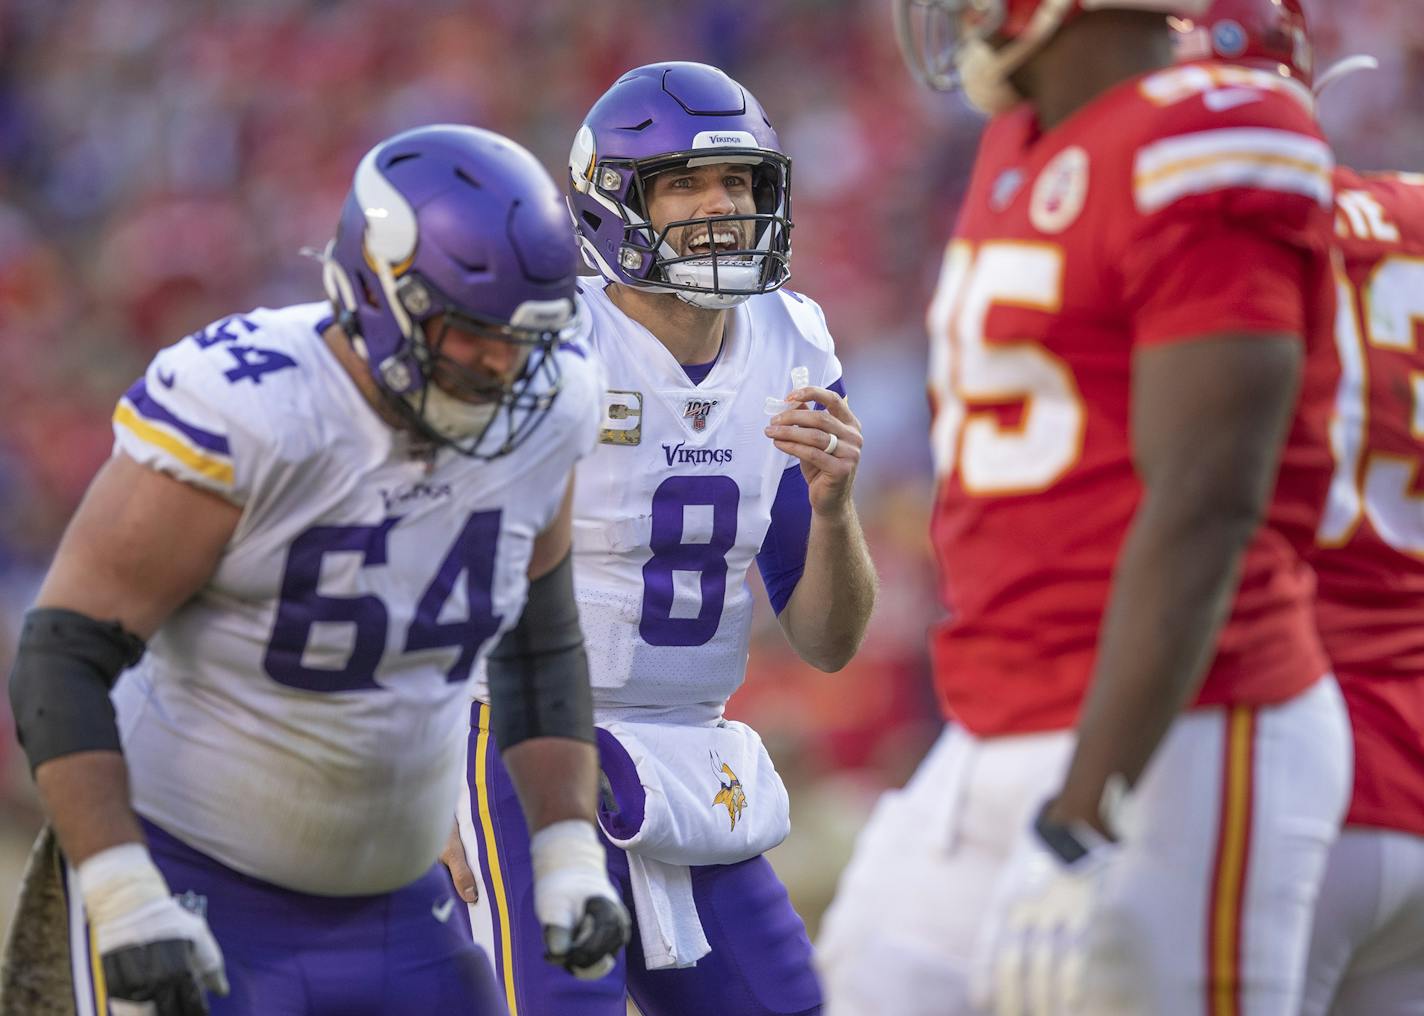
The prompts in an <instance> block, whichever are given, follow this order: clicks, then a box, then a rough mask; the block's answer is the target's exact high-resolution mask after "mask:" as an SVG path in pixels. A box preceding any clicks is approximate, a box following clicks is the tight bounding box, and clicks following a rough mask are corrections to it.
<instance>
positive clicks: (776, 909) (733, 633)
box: [450, 63, 875, 1016]
mask: <svg viewBox="0 0 1424 1016" xmlns="http://www.w3.org/2000/svg"><path fill="white" fill-rule="evenodd" d="M789 169H790V166H789V160H788V159H787V158H786V156H785V155H783V154H782V152H781V150H780V146H779V144H778V142H777V138H776V134H775V132H774V131H773V130H772V128H771V126H770V124H769V122H768V121H767V119H766V116H765V114H764V113H763V111H762V109H761V106H760V105H759V104H758V103H757V101H756V99H754V98H753V97H752V96H751V95H750V94H749V93H748V92H747V91H746V90H745V89H743V88H742V87H741V86H740V85H739V84H737V82H735V81H733V80H732V79H731V78H729V77H727V75H726V74H724V73H722V72H721V71H720V70H717V69H716V68H713V67H708V66H706V65H703V64H695V63H664V64H655V65H652V66H647V67H639V68H637V69H635V70H632V71H630V72H628V73H627V74H625V75H624V76H623V77H622V78H620V79H619V80H618V82H617V83H616V84H614V85H613V87H612V88H611V89H610V90H609V91H608V92H607V93H606V94H605V95H604V96H603V97H602V98H601V99H599V101H598V102H597V103H596V104H595V105H594V107H593V109H592V110H591V111H590V112H589V114H588V116H587V118H586V119H585V121H584V124H583V126H582V127H581V128H580V129H579V131H578V135H577V139H576V140H575V142H574V146H573V151H572V154H571V158H570V172H571V191H570V203H571V206H572V210H573V213H574V217H575V222H576V225H577V228H578V232H579V236H580V239H581V241H582V243H583V248H584V252H585V256H586V258H587V260H588V261H589V263H590V264H591V265H592V266H594V267H596V268H597V269H598V271H599V273H600V274H601V276H602V279H601V280H584V282H583V286H582V289H583V294H584V298H585V300H586V302H587V305H588V308H589V311H590V314H591V318H592V330H591V334H590V339H589V341H590V343H591V344H592V346H593V347H594V350H595V352H596V353H597V354H598V355H599V356H601V357H602V358H603V360H604V362H605V364H606V367H607V370H608V391H607V392H606V394H605V396H604V410H603V417H604V418H603V430H602V434H601V436H600V443H599V445H598V448H597V449H596V451H595V452H594V454H593V456H592V457H591V459H590V461H589V462H587V463H586V464H585V465H584V466H583V467H582V468H581V469H580V470H579V476H578V479H577V481H576V490H575V495H574V571H575V580H576V581H575V586H576V591H577V597H578V603H579V614H580V618H581V620H582V623H583V626H584V630H585V631H586V632H587V635H588V640H589V669H590V674H591V677H592V681H593V695H594V713H595V720H596V722H597V723H598V726H599V731H598V742H599V753H600V761H601V763H602V767H603V773H604V778H605V779H604V793H603V800H602V805H601V808H600V816H599V817H600V820H601V824H602V828H603V832H604V835H605V837H606V838H607V840H608V842H609V843H610V844H611V845H612V846H611V847H610V849H609V872H610V875H611V876H612V878H613V880H614V881H615V882H616V883H617V884H618V885H619V887H620V889H621V891H622V893H623V895H624V899H625V900H626V901H629V902H630V904H631V906H632V909H633V911H634V923H635V927H636V933H635V934H634V936H633V940H632V943H631V945H630V946H629V948H628V950H627V952H626V954H625V955H624V956H622V957H620V959H619V962H618V963H617V966H616V969H613V970H611V971H610V972H608V973H607V975H606V976H604V977H602V978H601V979H599V980H596V981H579V980H575V979H573V978H571V977H568V976H567V975H566V974H564V972H563V971H560V970H557V969H553V968H550V969H547V970H546V969H544V968H545V966H546V965H545V964H542V963H540V962H539V954H540V949H541V945H540V941H539V922H538V920H537V919H536V915H535V909H534V907H532V906H531V905H530V901H529V887H530V883H531V880H532V879H535V878H537V877H538V874H539V859H538V858H533V859H532V861H531V858H530V857H529V854H528V850H527V848H526V847H525V839H526V837H525V833H524V830H523V828H522V819H521V818H520V816H519V812H518V808H517V807H516V806H515V802H514V798H513V795H512V794H511V791H510V787H509V781H508V778H507V777H506V776H505V775H504V773H503V769H502V767H501V765H500V764H499V762H498V759H497V758H496V757H495V756H494V755H493V754H492V750H493V744H494V743H495V742H496V741H497V740H498V738H497V737H495V738H490V737H488V736H485V735H484V734H483V732H482V731H477V732H476V735H477V736H476V738H475V739H474V741H472V746H471V765H470V774H469V775H470V800H469V803H468V807H467V808H462V812H461V816H460V818H461V829H462V831H463V833H464V843H465V846H466V848H467V849H466V854H467V859H468V862H469V869H471V870H472V871H473V873H474V874H473V876H472V875H471V874H470V871H468V870H465V868H464V866H463V865H461V864H459V858H457V857H452V858H451V859H450V860H451V862H452V869H453V870H454V871H455V874H456V884H457V886H459V885H461V883H462V880H464V881H465V882H466V884H467V885H469V887H470V889H471V890H472V891H470V892H468V894H467V895H466V898H467V899H474V898H475V897H476V896H478V903H477V904H476V905H475V906H474V907H472V918H473V919H474V926H475V929H476V933H477V935H479V936H480V937H482V938H484V939H485V940H487V941H490V942H491V944H492V946H493V951H494V954H495V967H496V972H497V973H498V974H499V975H501V978H502V980H503V982H504V986H505V990H506V991H507V993H508V1000H509V1004H510V1011H511V1012H512V1013H516V1014H542V1013H558V1014H560V1016H622V1014H623V1013H624V1005H625V992H626V993H627V994H629V995H631V996H632V998H633V999H634V1000H635V1001H636V1002H637V1004H638V1006H639V1008H640V1009H641V1010H642V1012H643V1013H644V1014H645V1016H672V1014H676V1016H702V1014H713V1013H716V1014H724V1013H733V1012H734V1013H737V1014H739V1016H755V1014H761V1013H767V1014H770V1013H779V1014H787V1013H814V1012H819V1011H820V1004H821V993H820V987H819V985H818V983H817V981H816V977H815V974H814V973H813V971H812V966H811V949H810V945H809V942H808V941H807V938H806V933H805V929H804V927H803V925H802V922H801V919H800V918H799V917H798V916H797V915H796V913H795V911H794V910H793V909H792V907H791V905H790V902H789V900H788V898H787V895H786V890H785V889H784V888H783V887H782V885H781V883H780V881H779V880H778V879H777V877H776V875H775V873H774V872H773V871H772V869H771V866H770V864H769V863H768V862H767V860H766V859H765V858H764V857H762V856H761V855H762V854H763V853H764V852H765V851H766V850H767V849H769V848H771V847H773V846H775V845H776V844H777V843H778V842H780V841H781V839H782V838H783V837H785V835H786V832H787V829H788V828H789V825H788V811H787V800H786V791H785V789H784V787H783V786H782V784H781V781H780V779H779V778H778V777H777V775H776V771H775V769H774V768H773V766H772V764H771V762H770V760H769V758H768V757H767V755H766V752H765V749H764V748H763V747H762V744H761V741H760V739H759V738H758V737H757V735H756V733H755V732H754V731H752V730H751V729H750V728H748V727H746V726H744V725H743V724H740V723H736V722H733V721H729V720H726V719H724V718H723V716H722V712H723V707H724V705H725V704H726V701H727V699H728V697H729V696H730V695H731V694H732V692H733V691H735V690H736V689H737V687H738V686H739V685H740V684H741V682H742V680H743V678H744V675H745V669H746V659H747V646H748V640H749V630H750V623H751V609H752V608H751V594H750V591H749V589H748V587H747V583H746V575H747V571H748V569H749V568H750V566H751V564H752V561H753V560H756V562H757V564H758V565H759V566H760V570H761V574H762V577H763V580H764V582H765V585H766V588H767V591H768V594H769V598H770V600H771V603H772V606H773V607H774V608H775V610H776V612H777V616H778V618H779V619H780V622H781V625H782V627H783V629H784V630H785V632H786V635H787V637H788V639H789V640H790V642H791V644H792V645H793V647H794V648H795V649H796V651H797V653H798V654H800V655H801V656H802V658H804V659H805V660H807V661H808V662H809V663H811V664H812V665H814V666H816V667H818V668H820V669H822V670H826V671H834V670H837V669H839V668H840V667H842V666H843V665H844V664H845V663H846V661H847V660H849V659H850V657H851V655H852V654H853V653H854V652H855V650H856V647H857V645H858V644H859V642H860V640H861V637H862V635H863V634H864V632H865V627H866V623H867V621H868V620H869V616H870V612H871V607H872V605H873V602H874V598H875V575H874V570H873V567H872V565H871V561H870V557H869V554H868V552H867V550H866V546H865V541H864V537H863V535H862V533H861V530H860V525H859V522H858V521H857V518H856V514H855V509H854V506H853V504H852V502H851V485H852V481H853V479H854V476H855V470H856V464H857V462H858V460H859V458H860V453H861V433H860V425H859V423H858V422H857V421H856V418H855V416H854V415H853V414H852V413H851V411H850V409H849V407H848V406H847V404H846V401H845V398H844V396H843V389H842V386H841V378H840V374H841V368H840V363H839V361H838V360H837V359H836V355H835V350H834V346H833V343H832V341H831V337H830V335H829V333H828V332H827V330H826V323H825V318H824V316H823V315H822V313H821V310H820V308H819V307H817V306H816V305H815V304H814V303H812V302H811V301H809V300H807V299H806V298H804V297H802V296H799V295H797V294H794V293H791V292H790V291H788V290H786V289H783V288H781V287H782V284H783V283H784V282H785V281H786V278H787V275H788V271H787V259H788V257H789V254H790V229H791V218H790V204H789V189H788V177H789ZM813 405H820V406H823V407H825V409H824V410H817V409H814V408H812V407H813ZM476 882H478V888H477V889H476V888H475V883H476ZM536 903H537V901H536Z"/></svg>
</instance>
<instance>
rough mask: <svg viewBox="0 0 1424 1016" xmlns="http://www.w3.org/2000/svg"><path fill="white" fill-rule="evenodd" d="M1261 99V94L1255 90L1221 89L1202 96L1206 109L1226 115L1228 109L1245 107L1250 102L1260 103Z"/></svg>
mask: <svg viewBox="0 0 1424 1016" xmlns="http://www.w3.org/2000/svg"><path fill="white" fill-rule="evenodd" d="M1261 98H1262V96H1261V93H1260V92H1258V91H1256V90H1255V89H1253V88H1221V89H1218V90H1216V91H1214V92H1207V93H1206V94H1205V95H1203V96H1202V102H1204V103H1206V108H1207V109H1209V110H1211V111H1212V112H1213V113H1225V112H1226V111H1227V110H1228V109H1235V108H1236V107H1237V106H1244V105H1246V104H1247V103H1248V102H1260V101H1261Z"/></svg>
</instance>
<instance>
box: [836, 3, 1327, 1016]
mask: <svg viewBox="0 0 1424 1016" xmlns="http://www.w3.org/2000/svg"><path fill="white" fill-rule="evenodd" d="M1187 5H1188V3H1187V0H899V4H898V12H899V15H900V22H901V26H902V28H903V29H904V31H903V32H902V41H904V42H905V43H906V47H905V48H906V50H907V55H908V56H909V57H910V58H911V63H912V66H915V67H918V69H919V71H920V76H921V77H922V78H923V79H925V80H927V81H928V82H929V83H931V84H935V85H941V86H943V85H952V84H955V83H957V82H962V84H963V86H964V88H965V90H966V92H967V93H968V95H969V98H970V99H971V101H973V102H975V104H976V105H979V106H981V107H982V108H986V109H987V110H988V111H990V112H991V113H993V114H994V118H993V120H992V122H991V123H990V124H989V125H988V128H987V130H986V132H985V135H984V138H983V141H982V143H981V148H980V151H979V155H978V159H977V162H976V165H975V170H974V175H973V178H972V180H971V183H970V187H969V190H968V192H967V195H966V199H965V203H964V206H963V209H962V211H961V213H960V218H959V222H958V224H957V226H956V229H955V233H954V237H953V239H952V241H951V242H950V244H949V247H948V251H947V254H946V257H945V260H944V268H943V271H942V274H941V277H940V283H939V289H938V292H937V294H936V296H935V299H934V303H933V305H932V307H931V309H930V313H929V326H930V331H931V339H930V341H931V368H930V383H931V390H932V396H933V398H934V401H935V418H934V427H933V434H932V441H933V444H934V451H935V455H936V462H937V469H938V481H937V482H938V493H937V503H936V506H935V514H934V523H933V527H934V529H933V536H934V542H935V548H936V552H937V555H938V558H939V565H940V569H941V574H942V597H943V600H944V603H945V606H946V608H947V609H948V611H949V617H948V620H947V621H946V622H945V623H944V624H943V625H941V626H940V627H939V629H938V630H937V631H936V633H935V636H934V650H935V671H936V680H937V683H938V687H939V691H940V697H941V700H942V702H943V704H944V707H945V711H946V714H947V716H948V718H949V719H950V721H951V722H950V724H949V726H948V727H947V730H946V733H945V734H944V735H943V737H942V738H941V740H940V741H939V743H938V744H937V745H936V746H935V748H934V749H933V750H932V752H931V754H930V756H929V757H928V758H927V759H926V760H925V762H924V763H923V764H922V766H921V768H920V770H919V772H918V773H917V774H916V776H915V777H914V779H913V780H912V781H911V783H910V784H909V785H908V786H907V787H906V788H905V790H903V791H901V792H898V793H895V794H892V795H888V796H887V798H886V799H885V800H884V801H882V803H881V804H880V805H879V806H878V807H877V811H876V813H875V815H874V816H873V817H872V819H871V822H870V825H869V827H868V828H867V830H866V832H865V833H864V834H863V835H862V838H861V840H860V843H859V844H858V846H857V852H856V856H855V858H854V859H853V860H852V863H851V865H850V866H849V867H848V869H847V872H846V874H845V876H844V878H843V881H842V884H841V887H840V892H839V894H838V899H837V903H836V905H835V906H834V907H833V909H832V911H831V912H830V913H829V914H828V917H827V921H826V926H825V930H824V933H823V937H822V943H821V944H822V950H823V951H822V970H823V974H824V976H825V979H826V987H827V995H828V1002H829V1006H828V1011H829V1012H830V1013H832V1014H833V1016H844V1014H852V1013H853V1014H857V1016H866V1014H876V1013H887V1014H888V1013H894V1014H896V1016H906V1014H911V1016H913V1014H919V1013H925V1014H929V1013H937V1014H942V1013H946V1012H948V1013H965V1012H975V1011H981V1010H985V1011H991V1012H994V1013H998V1014H1018V1013H1033V1014H1040V1013H1041V1014H1048V1013H1054V1014H1057V1013H1068V1012H1071V1013H1085V1014H1092V1016H1117V1014H1123V1016H1126V1014H1132V1016H1143V1014H1152V1016H1179V1014H1180V1016H1188V1014H1190V1016H1202V1014H1204V1013H1205V1014H1228V1016H1294V1014H1295V1012H1296V1011H1297V1009H1298V1007H1299V1005H1300V1001H1301V991H1302V982H1303V980H1304V975H1305V959H1306V951H1307V946H1308V940H1309V931H1310V919H1311V908H1312V904H1313V902H1314V899H1315V896H1316V893H1317V890H1318V888H1319V885H1320V882H1321V880H1322V878H1323V875H1324V871H1325V866H1326V859H1327V856H1328V852H1329V849H1330V846H1331V844H1332V843H1333V842H1334V840H1335V838H1336V835H1337V833H1338V829H1339V824H1340V821H1341V819H1342V817H1343V814H1344V811H1345V807H1346V804H1347V800H1348V792H1349V757H1350V749H1349V729H1348V720H1347V718H1346V716H1345V711H1344V705H1343V702H1342V700H1341V697H1340V693H1339V689H1338V687H1337V685H1336V683H1335V681H1334V680H1333V679H1332V678H1330V677H1329V676H1328V666H1327V663H1326V658H1325V654H1324V652H1323V650H1322V647H1321V644H1320V640H1319V638H1318V636H1317V634H1316V630H1315V625H1314V619H1313V612H1312V596H1313V591H1314V589H1313V585H1314V584H1313V579H1312V576H1311V574H1310V571H1309V568H1308V567H1307V565H1306V564H1305V561H1304V555H1305V553H1306V552H1307V551H1308V548H1309V547H1310V545H1311V544H1312V542H1313V539H1314V534H1315V529H1316V527H1317V525H1318V523H1319V520H1320V515H1321V507H1322V505H1323V503H1324V500H1325V494H1326V489H1327V487H1328V485H1329V480H1330V475H1331V469H1332V465H1331V459H1330V453H1329V447H1328V438H1327V421H1328V418H1329V414H1330V408H1331V400H1332V396H1333V392H1334V388H1335V381H1336V376H1337V375H1336V371H1335V366H1334V356H1333V352H1332V349H1331V334H1330V326H1331V322H1332V318H1333V285H1332V280H1331V269H1330V258H1329V244H1330V226H1331V208H1332V193H1331V171H1332V168H1333V162H1332V158H1331V155H1330V151H1329V149H1328V147H1327V146H1326V144H1325V143H1324V141H1323V140H1322V138H1321V137H1320V134H1319V132H1318V128H1317V126H1316V123H1315V119H1314V115H1313V110H1312V101H1311V96H1310V93H1309V91H1308V90H1307V89H1306V88H1305V87H1304V86H1302V85H1301V84H1299V83H1298V82H1295V81H1293V80H1291V79H1289V78H1287V77H1282V76H1280V75H1278V74H1271V73H1268V72H1266V71H1263V70H1260V69H1257V68H1251V67H1242V66H1223V65H1220V64H1216V63H1199V64H1191V65H1183V66H1174V65H1173V61H1174V46H1173V32H1172V30H1171V28H1170V27H1169V23H1168V14H1169V13H1170V12H1175V11H1176V10H1178V9H1179V8H1181V7H1183V6H1187ZM1204 6H1205V3H1204V2H1197V3H1196V4H1195V7H1196V9H1197V12H1199V11H1200V9H1201V8H1202V7H1204ZM918 14H925V15H928V16H931V17H937V18H938V19H939V20H938V21H935V22H933V23H932V24H931V25H929V26H928V27H929V29H930V30H929V31H928V32H927V33H921V32H917V31H916V30H915V25H914V20H915V17H916V16H917V15H918ZM935 40H938V41H939V42H941V43H943V44H944V45H943V46H941V47H933V48H932V47H930V46H927V45H923V43H925V42H934V41H935ZM1128 788H1130V789H1128Z"/></svg>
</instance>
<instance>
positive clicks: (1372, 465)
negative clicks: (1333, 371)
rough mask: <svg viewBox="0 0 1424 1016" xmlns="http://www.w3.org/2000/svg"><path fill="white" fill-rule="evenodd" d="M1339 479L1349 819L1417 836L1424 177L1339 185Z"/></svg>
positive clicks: (1339, 663) (1331, 530)
mask: <svg viewBox="0 0 1424 1016" xmlns="http://www.w3.org/2000/svg"><path fill="white" fill-rule="evenodd" d="M1335 188H1336V196H1335V203H1336V214H1335V234H1336V240H1337V242H1338V244H1339V247H1340V252H1341V254H1342V255H1343V261H1344V265H1343V274H1342V275H1341V276H1340V277H1339V278H1338V279H1337V283H1338V286H1339V308H1338V316H1337V319H1336V327H1335V342H1336V346H1337V348H1338V350H1339V355H1340V367H1341V371H1340V385H1339V388H1338V389H1337V391H1336V398H1335V415H1334V417H1333V418H1332V419H1331V423H1330V427H1331V430H1330V437H1331V443H1332V447H1333V448H1334V450H1335V457H1336V468H1335V476H1334V479H1333V480H1332V482H1331V485H1330V498H1329V501H1328V502H1327V505H1326V510H1325V516H1324V518H1323V519H1322V520H1321V523H1320V528H1319V532H1318V534H1317V543H1318V546H1319V549H1318V550H1317V552H1316V554H1315V557H1314V564H1315V569H1316V572H1317V574H1318V575H1319V595H1318V599H1317V602H1316V618H1317V621H1318V623H1319V625H1320V635H1321V638H1323V639H1324V641H1325V650H1326V653H1327V654H1328V655H1329V657H1330V662H1331V664H1332V665H1333V666H1334V668H1335V673H1336V675H1337V676H1338V677H1339V679H1340V686H1341V688H1343V689H1344V692H1345V701H1346V702H1348V703H1349V706H1350V720H1351V723H1352V725H1353V726H1354V728H1355V796H1354V801H1353V803H1352V804H1351V807H1350V815H1349V821H1351V822H1356V823H1359V824H1361V825H1370V826H1383V827H1386V828H1390V829H1402V830H1404V831H1406V832H1412V833H1419V834H1421V835H1424V485H1421V484H1420V483H1419V479H1418V473H1419V463H1420V459H1421V457H1424V447H1421V445H1420V442H1421V441H1424V351H1421V350H1420V348H1419V346H1420V342H1419V340H1420V338H1421V337H1424V176H1418V177H1410V176H1385V175H1373V174H1372V175H1369V176H1362V175H1360V174H1358V173H1355V172H1353V171H1351V170H1347V169H1341V170H1339V171H1338V172H1337V173H1336V176H1335Z"/></svg>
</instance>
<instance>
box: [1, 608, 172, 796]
mask: <svg viewBox="0 0 1424 1016" xmlns="http://www.w3.org/2000/svg"><path fill="white" fill-rule="evenodd" d="M143 650H144V644H143V640H142V639H140V638H139V637H138V636H136V635H134V634H133V633H131V632H129V631H126V630H125V629H124V627H123V626H122V625H121V624H119V623H118V622H117V621H108V622H104V621H96V620H94V619H93V618H92V617H88V616H87V615H84V614H80V613H77V612H75V611H72V610H59V609H54V608H42V609H36V610H31V611H30V612H29V613H28V614H26V615H25V623H24V626H23V627H22V628H21V631H20V644H19V646H18V647H17V648H16V650H15V666H14V669H13V670H12V671H11V672H10V706H11V709H12V710H13V712H14V714H15V730H16V733H17V734H18V735H19V739H20V744H21V746H23V747H24V749H25V756H26V757H27V758H28V759H29V762H30V771H31V772H33V771H34V770H35V769H38V768H39V767H40V765H41V764H42V763H44V762H48V761H49V760H50V759H52V758H59V757H60V756H62V755H71V754H74V753H75V752H81V751H118V750H119V748H120V745H119V730H118V726H117V725H116V723H115V721H114V707H113V704H112V703H111V702H110V701H109V689H110V688H112V687H113V686H114V682H115V681H116V680H118V677H119V675H120V674H121V673H123V671H124V670H125V669H127V668H128V667H131V666H133V665H134V664H135V663H137V662H138V661H139V658H140V657H142V656H143Z"/></svg>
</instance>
